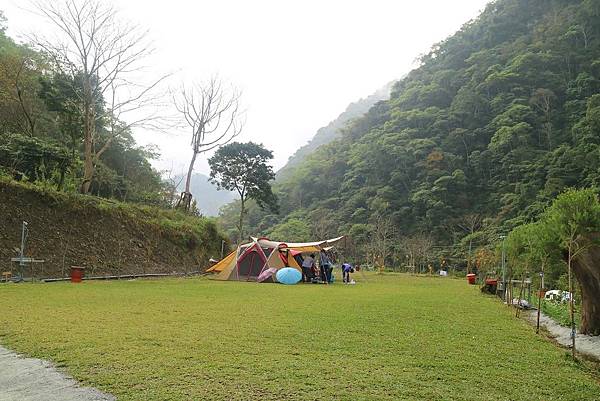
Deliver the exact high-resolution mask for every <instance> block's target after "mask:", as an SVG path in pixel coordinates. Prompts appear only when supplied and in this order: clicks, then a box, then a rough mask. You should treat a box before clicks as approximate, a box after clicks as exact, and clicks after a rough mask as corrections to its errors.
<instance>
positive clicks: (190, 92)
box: [173, 76, 243, 210]
mask: <svg viewBox="0 0 600 401" xmlns="http://www.w3.org/2000/svg"><path fill="white" fill-rule="evenodd" d="M240 96H241V94H240V92H239V91H238V90H237V89H235V88H233V87H232V88H231V89H230V90H228V89H227V88H225V87H224V84H223V82H222V81H221V80H220V79H219V78H218V77H215V76H213V77H212V78H210V79H209V80H208V81H207V82H204V83H196V84H192V85H189V86H186V85H182V86H181V88H180V89H179V91H177V92H176V93H175V94H174V96H173V103H174V104H175V108H176V109H177V111H178V112H179V113H180V114H181V116H182V117H183V119H184V121H185V124H186V125H187V126H188V128H189V129H191V147H192V160H191V161H190V166H189V168H188V172H187V176H186V180H185V188H184V191H183V192H182V193H181V197H180V199H179V201H178V203H177V207H179V208H182V209H184V210H189V208H190V205H191V203H192V194H191V192H190V182H191V179H192V173H193V171H194V164H195V163H196V158H197V156H198V155H199V154H201V153H205V152H208V151H210V150H213V149H215V148H218V147H219V146H222V145H225V144H227V143H228V142H230V141H231V140H232V139H233V138H235V137H236V136H237V135H239V133H240V132H241V131H242V127H243V122H242V112H241V110H240Z"/></svg>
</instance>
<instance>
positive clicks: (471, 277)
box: [467, 273, 477, 284]
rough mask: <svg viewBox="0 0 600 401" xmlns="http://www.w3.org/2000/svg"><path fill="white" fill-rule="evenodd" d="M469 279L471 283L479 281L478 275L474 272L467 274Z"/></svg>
mask: <svg viewBox="0 0 600 401" xmlns="http://www.w3.org/2000/svg"><path fill="white" fill-rule="evenodd" d="M467 281H468V282H469V284H475V281H477V275H476V274H473V273H471V274H467Z"/></svg>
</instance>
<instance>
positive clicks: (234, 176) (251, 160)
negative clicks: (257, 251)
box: [208, 142, 277, 242]
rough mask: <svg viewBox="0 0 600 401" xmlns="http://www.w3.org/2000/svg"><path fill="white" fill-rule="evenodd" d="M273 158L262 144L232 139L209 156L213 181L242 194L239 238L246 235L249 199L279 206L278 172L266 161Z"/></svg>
mask: <svg viewBox="0 0 600 401" xmlns="http://www.w3.org/2000/svg"><path fill="white" fill-rule="evenodd" d="M272 158H273V153H272V152H271V151H270V150H268V149H265V148H264V147H263V146H262V145H259V144H256V143H253V142H248V143H239V142H233V143H230V144H228V145H225V146H222V147H220V148H219V149H218V150H217V151H216V152H215V154H214V155H213V156H212V157H211V158H210V159H209V160H208V164H209V165H210V170H211V171H210V179H211V181H213V182H214V183H216V184H217V187H218V188H219V189H226V190H228V191H236V192H237V193H238V195H239V197H240V218H239V224H238V242H241V241H242V238H243V233H244V217H245V214H246V201H247V200H248V199H254V201H256V203H257V204H258V205H259V206H260V207H261V208H265V207H267V206H268V207H270V208H271V209H272V210H277V197H276V196H275V195H274V194H273V191H272V190H271V180H273V179H274V178H275V173H274V172H273V168H272V167H271V166H270V165H268V164H267V162H268V161H269V160H271V159H272Z"/></svg>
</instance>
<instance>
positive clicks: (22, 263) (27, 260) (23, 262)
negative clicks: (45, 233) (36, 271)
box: [10, 257, 45, 282]
mask: <svg viewBox="0 0 600 401" xmlns="http://www.w3.org/2000/svg"><path fill="white" fill-rule="evenodd" d="M10 261H11V262H15V263H18V264H19V273H20V277H19V278H20V280H23V279H24V277H23V268H24V267H25V266H26V265H29V266H30V268H31V282H33V278H34V275H33V265H34V264H35V263H44V262H45V260H44V259H34V258H26V257H23V258H21V257H16V258H10ZM42 266H43V265H42Z"/></svg>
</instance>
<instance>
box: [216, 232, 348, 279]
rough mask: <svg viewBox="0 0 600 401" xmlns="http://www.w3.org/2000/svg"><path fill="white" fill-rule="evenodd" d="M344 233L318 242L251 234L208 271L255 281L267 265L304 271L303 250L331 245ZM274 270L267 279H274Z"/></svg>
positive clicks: (274, 269)
mask: <svg viewBox="0 0 600 401" xmlns="http://www.w3.org/2000/svg"><path fill="white" fill-rule="evenodd" d="M342 239H344V237H338V238H333V239H329V240H325V241H315V242H287V243H286V242H278V241H271V240H269V239H268V238H254V237H251V238H250V242H247V243H245V244H242V245H240V246H239V247H238V248H237V249H236V250H235V251H233V252H231V253H230V254H229V255H227V256H226V257H225V258H223V259H222V260H221V261H219V262H218V263H217V264H216V265H214V266H213V267H211V268H210V269H208V270H207V271H206V272H207V273H208V272H211V273H215V274H217V275H216V276H215V279H217V280H238V281H256V280H257V278H258V276H259V275H260V274H261V273H262V272H263V271H265V270H266V269H270V268H272V269H273V271H277V270H279V269H281V268H283V267H293V268H295V269H298V270H299V271H302V269H301V267H300V264H299V263H298V262H299V260H298V259H297V258H296V257H297V256H298V255H299V254H301V253H303V252H320V251H322V250H326V249H328V248H329V249H330V248H331V247H332V246H334V245H335V244H336V243H338V242H339V241H341V240H342ZM274 280H275V274H273V275H272V276H271V277H270V278H269V279H267V280H265V281H271V282H272V281H274Z"/></svg>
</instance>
